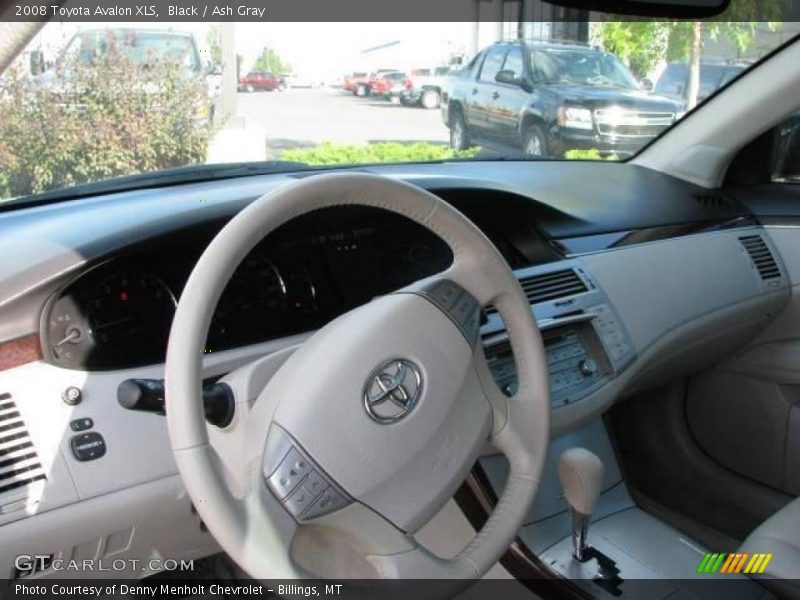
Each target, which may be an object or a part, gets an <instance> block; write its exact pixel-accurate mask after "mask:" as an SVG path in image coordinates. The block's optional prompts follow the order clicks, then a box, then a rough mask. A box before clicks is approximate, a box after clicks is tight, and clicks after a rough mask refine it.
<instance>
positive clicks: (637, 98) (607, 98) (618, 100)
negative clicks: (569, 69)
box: [547, 83, 681, 112]
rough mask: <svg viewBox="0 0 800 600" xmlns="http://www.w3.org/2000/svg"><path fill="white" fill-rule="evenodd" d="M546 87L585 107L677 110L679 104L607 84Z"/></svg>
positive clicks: (561, 84) (568, 84) (679, 108)
mask: <svg viewBox="0 0 800 600" xmlns="http://www.w3.org/2000/svg"><path fill="white" fill-rule="evenodd" d="M547 89H548V90H549V91H550V92H552V93H554V94H558V95H559V96H561V97H562V98H563V99H564V100H565V101H568V102H570V103H574V104H578V105H582V106H586V107H587V108H603V107H605V106H612V105H613V106H623V107H626V108H636V109H639V110H663V111H669V112H678V111H680V110H681V104H680V103H679V102H675V101H674V100H670V99H669V98H664V97H663V96H655V95H652V94H649V93H647V92H645V91H643V90H632V89H628V88H621V87H614V86H608V85H581V84H577V83H557V84H551V85H548V86H547Z"/></svg>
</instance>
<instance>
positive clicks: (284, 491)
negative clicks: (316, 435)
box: [267, 448, 311, 500]
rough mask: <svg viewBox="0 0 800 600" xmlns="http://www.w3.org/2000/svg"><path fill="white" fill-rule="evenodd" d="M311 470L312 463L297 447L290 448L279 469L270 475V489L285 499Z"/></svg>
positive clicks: (279, 497) (281, 498)
mask: <svg viewBox="0 0 800 600" xmlns="http://www.w3.org/2000/svg"><path fill="white" fill-rule="evenodd" d="M309 472H311V463H310V462H309V461H308V459H306V457H305V456H303V455H302V454H300V452H298V451H297V449H296V448H292V449H291V450H289V453H288V454H287V455H286V456H285V457H284V459H283V461H281V464H280V465H279V466H278V468H277V470H276V471H275V472H274V473H273V474H272V475H270V477H269V479H268V480H267V483H268V484H269V487H270V489H271V490H272V491H273V493H274V494H275V495H276V496H277V497H278V499H280V500H283V499H284V498H286V497H287V496H288V495H289V494H291V493H292V491H293V490H294V489H295V488H296V487H297V486H298V485H299V483H300V482H301V481H302V480H303V479H304V478H305V477H306V475H308V474H309Z"/></svg>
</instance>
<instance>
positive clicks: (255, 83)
mask: <svg viewBox="0 0 800 600" xmlns="http://www.w3.org/2000/svg"><path fill="white" fill-rule="evenodd" d="M285 87H286V81H285V80H284V78H283V77H281V76H279V75H275V74H274V73H270V72H269V71H250V72H249V73H248V74H247V75H245V76H244V77H239V91H240V92H255V91H259V90H260V91H267V92H272V91H274V90H282V89H284V88H285Z"/></svg>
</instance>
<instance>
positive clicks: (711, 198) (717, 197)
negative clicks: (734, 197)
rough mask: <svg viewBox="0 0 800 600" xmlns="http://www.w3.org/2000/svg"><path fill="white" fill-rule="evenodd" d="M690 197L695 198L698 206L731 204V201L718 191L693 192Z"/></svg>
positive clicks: (715, 206) (713, 206) (708, 206)
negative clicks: (706, 192)
mask: <svg viewBox="0 0 800 600" xmlns="http://www.w3.org/2000/svg"><path fill="white" fill-rule="evenodd" d="M692 197H693V198H694V199H695V202H697V203H698V204H699V205H700V206H702V207H704V208H719V207H721V206H732V203H731V201H730V200H729V199H728V198H726V197H725V196H723V195H722V194H719V193H714V192H711V193H708V194H693V195H692Z"/></svg>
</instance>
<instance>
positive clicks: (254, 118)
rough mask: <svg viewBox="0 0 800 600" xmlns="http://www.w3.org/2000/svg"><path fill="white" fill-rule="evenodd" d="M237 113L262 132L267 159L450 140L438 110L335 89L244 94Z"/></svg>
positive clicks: (249, 125)
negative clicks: (329, 147) (300, 151)
mask: <svg viewBox="0 0 800 600" xmlns="http://www.w3.org/2000/svg"><path fill="white" fill-rule="evenodd" d="M238 114H239V116H240V117H243V119H244V126H245V127H246V128H247V129H248V130H249V131H251V132H252V131H258V132H263V135H264V137H265V143H266V158H267V159H268V160H272V159H277V158H279V157H280V153H281V152H282V151H283V150H286V149H289V148H307V147H311V146H316V145H317V144H319V143H320V142H323V141H333V142H341V143H352V144H366V143H374V142H415V141H418V142H435V143H442V144H446V143H447V141H448V130H447V128H446V127H445V126H444V124H443V123H442V118H441V114H440V112H439V110H425V109H422V108H419V107H407V106H402V105H398V104H392V103H390V102H388V101H386V100H384V99H381V98H356V97H355V96H353V95H352V94H350V93H349V92H345V91H344V90H341V89H335V88H317V89H300V88H290V89H288V90H285V91H282V92H278V91H275V92H253V93H240V94H239V96H238Z"/></svg>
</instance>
